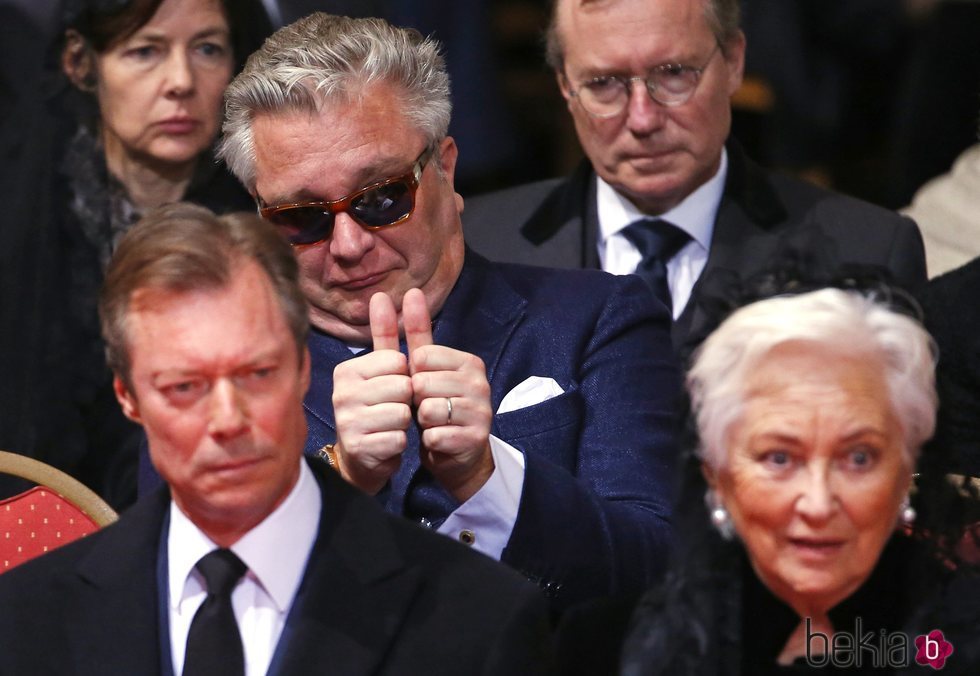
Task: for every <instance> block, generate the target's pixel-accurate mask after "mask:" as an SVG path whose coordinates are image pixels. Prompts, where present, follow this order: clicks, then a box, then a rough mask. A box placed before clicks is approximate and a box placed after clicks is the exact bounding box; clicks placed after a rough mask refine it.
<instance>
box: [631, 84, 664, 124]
mask: <svg viewBox="0 0 980 676" xmlns="http://www.w3.org/2000/svg"><path fill="white" fill-rule="evenodd" d="M629 86H630V91H629V93H630V98H629V101H628V102H627V104H626V126H627V128H628V129H629V130H630V131H631V132H632V133H633V134H635V135H637V136H646V135H648V134H651V133H653V132H654V131H656V130H657V129H659V128H660V127H662V126H663V124H664V121H665V120H666V119H667V111H666V109H665V107H664V106H662V105H660V104H659V103H657V102H656V101H654V100H653V98H651V97H650V92H649V91H647V85H646V81H645V80H643V79H642V78H633V79H631V80H630V83H629Z"/></svg>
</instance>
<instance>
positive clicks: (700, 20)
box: [463, 0, 925, 347]
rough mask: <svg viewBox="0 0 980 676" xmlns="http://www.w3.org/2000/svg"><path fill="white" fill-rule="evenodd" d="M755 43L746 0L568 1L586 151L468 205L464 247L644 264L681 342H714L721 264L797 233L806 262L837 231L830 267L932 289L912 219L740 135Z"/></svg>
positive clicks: (772, 250)
mask: <svg viewBox="0 0 980 676" xmlns="http://www.w3.org/2000/svg"><path fill="white" fill-rule="evenodd" d="M745 49H746V43H745V36H744V35H743V33H742V31H741V30H740V29H739V2H738V0H604V1H602V2H597V1H596V0H556V2H554V5H553V12H552V18H551V23H550V26H549V28H548V34H547V58H548V63H549V65H550V66H551V67H552V68H553V69H554V72H555V76H556V79H557V81H558V86H559V88H560V89H561V93H562V95H563V96H564V98H565V100H566V103H567V105H568V110H569V112H570V113H571V116H572V119H573V121H574V123H575V130H576V133H577V135H578V139H579V141H580V143H581V145H582V149H583V150H584V152H585V155H586V156H587V158H586V160H584V161H583V162H582V163H581V164H580V165H579V167H578V168H577V169H576V171H575V172H574V173H573V174H572V175H570V176H569V177H567V178H565V179H554V180H548V181H541V182H537V183H532V184H527V185H523V186H519V187H516V188H512V189H509V190H504V191H501V192H498V193H494V194H491V195H487V196H483V197H480V198H477V199H472V200H468V203H467V211H466V214H465V215H464V219H463V220H464V223H465V226H466V232H467V242H468V243H469V244H470V245H471V246H472V247H473V248H474V249H476V250H477V251H479V252H481V253H483V254H485V255H487V256H490V257H491V258H494V259H496V260H506V261H512V262H515V263H531V264H535V265H553V266H557V267H565V268H576V267H586V268H601V269H603V270H607V271H609V272H613V273H615V274H626V273H631V272H636V273H638V274H640V275H641V276H643V277H644V279H645V280H646V281H647V282H648V284H649V285H650V286H651V287H653V290H654V293H655V294H656V295H658V296H659V297H660V298H661V299H662V300H663V301H664V303H665V304H667V305H668V306H670V307H671V309H672V312H673V316H674V320H675V323H674V327H673V337H674V342H675V344H676V345H677V346H678V347H684V346H686V345H687V344H689V343H696V342H697V340H698V339H699V338H700V337H703V335H702V334H703V331H704V329H705V328H706V327H705V326H703V319H704V318H703V317H702V316H701V313H699V312H698V307H697V299H698V297H699V295H700V292H701V291H702V289H703V288H705V287H706V286H707V285H706V284H705V282H707V281H708V280H709V279H711V277H712V272H714V271H716V270H727V271H734V272H735V273H737V274H738V275H739V276H743V277H744V276H748V275H751V274H752V273H754V272H755V271H757V270H759V269H760V268H764V267H767V266H768V265H770V263H771V261H772V259H773V258H774V257H775V256H776V255H777V254H778V252H779V251H780V249H781V248H782V247H783V246H784V242H785V241H786V240H787V239H792V240H795V241H796V242H798V243H797V244H796V245H795V247H796V248H797V249H800V248H802V249H804V250H805V251H804V252H803V253H804V256H806V255H812V253H813V242H814V241H824V240H829V241H830V242H831V245H830V246H829V247H828V248H829V251H828V252H826V253H827V254H828V255H827V256H826V257H827V258H828V259H829V260H828V261H827V263H828V264H829V265H830V266H831V267H837V266H838V265H840V264H842V263H861V264H872V265H877V266H880V267H882V268H884V269H887V270H888V271H889V272H890V273H892V274H893V275H894V277H895V281H896V282H897V283H899V284H901V285H904V286H906V287H909V288H912V287H915V286H918V285H919V284H921V283H922V282H924V281H925V258H924V253H923V248H922V241H921V237H920V235H919V232H918V229H917V228H916V226H915V224H914V223H913V222H912V221H911V220H909V219H907V218H901V217H899V216H898V215H896V214H894V213H892V212H889V211H886V210H883V209H879V208H877V207H874V206H872V205H870V204H866V203H864V202H860V201H858V200H855V199H851V198H848V197H844V196H841V195H836V194H833V193H830V192H828V191H826V190H822V189H818V188H816V187H814V186H811V185H809V184H804V183H801V182H799V181H796V180H793V179H790V178H788V177H783V176H778V175H775V174H772V173H769V172H766V171H763V170H762V169H761V168H760V167H758V166H757V165H755V164H754V163H753V162H752V161H751V160H749V159H748V158H747V157H746V156H745V153H744V152H743V151H742V149H741V148H740V147H739V145H738V144H737V143H736V142H735V141H734V140H733V139H731V138H729V132H730V129H731V97H732V95H733V94H735V92H736V91H737V90H738V89H739V87H740V85H741V84H742V72H743V67H744V62H745ZM815 231H820V232H821V233H822V234H821V235H820V236H817V237H814V236H813V234H814V232H815ZM824 236H825V237H824Z"/></svg>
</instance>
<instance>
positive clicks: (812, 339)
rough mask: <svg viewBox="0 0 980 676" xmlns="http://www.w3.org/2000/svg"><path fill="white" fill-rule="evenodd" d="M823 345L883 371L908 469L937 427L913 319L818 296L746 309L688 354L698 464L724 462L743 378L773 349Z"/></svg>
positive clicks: (928, 355)
mask: <svg viewBox="0 0 980 676" xmlns="http://www.w3.org/2000/svg"><path fill="white" fill-rule="evenodd" d="M789 342H805V343H812V344H816V345H820V346H823V347H825V348H828V349H831V350H834V351H837V352H839V353H840V354H842V355H844V354H847V355H857V356H872V357H877V358H878V359H879V360H880V363H881V364H882V365H883V366H884V368H885V369H886V374H885V380H886V383H887V387H888V392H889V399H890V403H891V406H892V411H893V412H894V413H895V417H896V418H897V420H898V421H899V424H900V425H901V426H902V432H903V434H904V450H905V454H906V460H907V461H908V465H909V467H914V466H915V461H916V459H917V458H918V454H919V450H920V448H921V446H922V444H923V443H925V442H926V441H927V440H928V439H929V438H930V437H931V436H932V434H933V431H934V430H935V425H936V407H937V403H938V402H937V396H936V385H935V366H936V348H935V343H934V342H933V340H932V337H931V336H930V335H929V334H928V333H927V332H926V330H925V329H923V328H922V326H921V325H920V324H919V323H918V322H916V321H915V320H914V319H912V318H910V317H908V316H906V315H903V314H900V313H898V312H895V311H893V310H891V309H889V308H887V307H885V306H884V305H883V304H882V303H881V302H880V301H879V300H877V299H876V298H875V297H873V296H868V295H863V294H861V293H858V292H855V291H842V290H840V289H821V290H819V291H811V292H809V293H805V294H800V295H797V296H778V297H775V298H769V299H766V300H761V301H758V302H756V303H752V304H750V305H747V306H745V307H743V308H741V309H739V310H737V311H736V312H735V313H733V314H732V315H731V316H730V317H729V318H728V319H726V320H725V321H724V322H723V323H722V324H721V326H719V327H718V329H716V330H715V331H714V332H713V333H712V334H711V335H710V336H709V337H708V339H707V340H706V341H705V342H704V343H703V344H702V345H701V347H699V348H698V350H697V352H695V354H694V361H693V365H692V367H691V369H690V371H689V372H688V375H687V388H688V391H689V393H690V395H691V406H692V410H693V413H694V415H695V420H696V422H697V427H698V433H699V437H700V447H699V448H698V455H699V457H700V458H701V459H702V460H703V461H705V462H706V463H708V465H709V466H711V467H713V468H716V469H717V468H720V467H722V466H723V465H724V463H725V459H726V453H725V446H726V437H727V434H728V432H729V430H730V429H731V426H732V425H733V424H734V423H736V422H738V421H739V420H740V419H741V416H742V414H743V411H744V407H745V389H744V388H745V379H746V376H747V375H748V374H749V373H751V371H752V369H753V368H754V367H755V366H757V365H758V364H759V363H761V362H762V361H763V360H764V359H765V357H766V355H768V354H769V353H771V352H772V351H773V349H775V348H776V347H778V346H780V345H783V344H786V343H789Z"/></svg>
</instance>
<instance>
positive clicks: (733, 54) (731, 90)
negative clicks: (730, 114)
mask: <svg viewBox="0 0 980 676" xmlns="http://www.w3.org/2000/svg"><path fill="white" fill-rule="evenodd" d="M722 56H724V58H725V65H726V67H727V68H728V95H729V96H732V95H734V94H735V92H736V91H737V90H738V88H739V87H741V86H742V78H743V77H744V75H745V33H743V32H742V31H739V32H738V34H737V35H736V36H735V37H734V38H732V39H731V40H729V42H728V44H726V45H725V49H724V52H723V54H722Z"/></svg>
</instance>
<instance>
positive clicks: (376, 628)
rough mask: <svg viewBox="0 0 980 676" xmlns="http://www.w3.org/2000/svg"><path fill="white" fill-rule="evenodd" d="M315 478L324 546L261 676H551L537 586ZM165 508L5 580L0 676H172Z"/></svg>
mask: <svg viewBox="0 0 980 676" xmlns="http://www.w3.org/2000/svg"><path fill="white" fill-rule="evenodd" d="M310 464H311V467H312V468H313V470H314V475H315V476H316V477H317V481H318V483H319V486H320V494H321V498H322V504H323V506H322V511H321V514H320V525H319V532H318V534H317V539H316V542H315V544H314V546H313V550H312V552H311V553H310V559H309V561H308V562H307V564H306V571H305V572H304V575H303V580H302V582H301V583H300V589H299V591H298V593H297V595H296V599H295V601H294V602H293V607H292V608H291V610H290V612H289V615H288V617H287V619H286V624H285V627H284V629H283V633H282V635H281V637H280V639H279V644H278V646H277V647H276V652H275V655H274V657H273V660H272V664H271V665H270V667H269V673H270V674H273V675H274V676H287V675H293V674H312V673H320V672H324V673H332V674H345V675H350V676H368V675H380V674H391V675H393V674H446V675H448V674H500V676H505V675H508V676H509V675H510V674H544V673H548V671H547V665H548V658H549V654H548V642H547V636H548V630H547V615H546V605H545V603H544V600H543V599H542V598H541V595H540V594H539V593H538V591H537V590H536V589H535V588H534V587H533V586H532V585H530V584H528V583H527V582H525V581H524V580H522V579H520V577H519V576H518V575H516V574H514V573H513V572H512V571H509V570H507V569H506V568H504V567H503V566H501V565H500V564H498V563H496V562H495V561H492V560H490V559H488V558H487V557H485V556H481V555H479V554H477V553H475V552H472V551H470V550H468V549H466V548H465V547H464V546H462V545H460V544H459V543H457V542H453V541H452V540H450V539H449V538H445V537H442V536H440V535H436V534H434V533H430V532H426V531H425V530H424V529H422V528H419V527H418V526H416V525H414V524H411V523H409V522H408V521H405V520H404V519H400V518H394V517H392V516H390V515H388V514H385V513H384V512H383V511H382V510H381V509H379V508H378V506H377V505H376V504H375V503H374V501H372V500H371V499H369V498H367V497H366V496H364V495H363V494H362V493H360V492H359V491H357V490H356V489H354V488H353V487H352V486H350V485H348V484H347V483H345V482H344V481H342V480H341V479H340V478H339V477H338V476H337V475H336V474H335V473H334V472H332V471H330V470H329V469H326V468H325V467H326V466H325V465H324V464H323V463H320V462H318V461H311V463H310ZM318 466H319V467H318ZM168 506H169V493H168V491H167V490H166V489H165V488H163V489H160V490H158V491H157V492H155V493H154V494H153V495H149V496H146V497H144V498H143V499H141V500H140V501H139V502H137V503H136V505H134V506H133V507H132V508H130V509H129V510H127V511H126V512H124V513H123V515H122V517H121V518H120V520H119V521H118V522H117V523H115V524H113V525H112V526H109V527H107V528H105V529H103V530H101V531H99V532H97V533H94V534H92V535H90V536H88V537H86V538H83V539H81V540H79V541H77V542H73V543H71V544H69V545H66V546H65V547H62V548H60V549H58V550H56V551H53V552H51V553H50V554H45V555H44V556H42V557H39V558H38V559H36V560H34V561H29V562H27V563H25V564H23V565H21V566H19V567H17V568H15V569H14V570H11V571H10V572H8V573H4V574H3V575H2V576H0V608H2V609H3V611H2V612H0V674H12V675H13V674H42V675H49V674H50V675H51V676H54V675H55V674H75V675H76V676H97V675H101V674H134V675H135V674H139V675H143V674H146V675H155V674H160V675H161V676H169V675H170V674H171V673H172V670H171V666H170V653H169V649H170V640H169V638H168V632H169V625H168V621H169V620H168V615H167V611H166V606H165V602H164V601H163V599H165V598H166V589H165V585H166V578H165V577H163V578H162V580H163V583H162V584H161V576H160V575H159V573H158V570H157V569H158V567H159V565H160V564H161V563H162V561H161V556H162V555H161V539H162V536H161V534H162V533H163V532H164V525H165V519H166V517H167V514H168Z"/></svg>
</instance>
